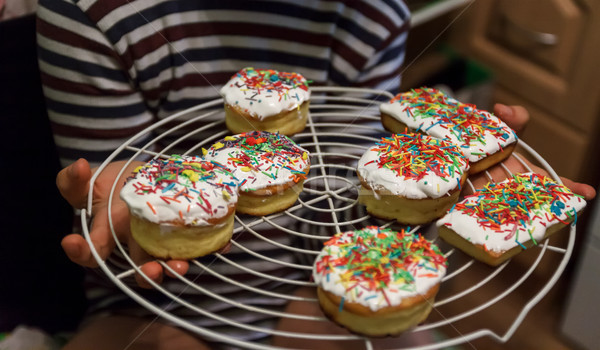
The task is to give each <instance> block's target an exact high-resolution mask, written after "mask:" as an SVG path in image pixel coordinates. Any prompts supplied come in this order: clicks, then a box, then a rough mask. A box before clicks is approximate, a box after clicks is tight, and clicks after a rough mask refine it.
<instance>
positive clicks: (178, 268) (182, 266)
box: [165, 260, 190, 277]
mask: <svg viewBox="0 0 600 350" xmlns="http://www.w3.org/2000/svg"><path fill="white" fill-rule="evenodd" d="M167 265H168V266H169V267H170V268H171V269H173V271H175V273H176V274H177V275H185V274H186V273H187V272H188V270H189V268H190V264H189V263H188V262H187V261H185V260H169V261H167ZM165 273H166V274H167V276H169V277H177V276H175V274H174V273H172V272H171V271H169V270H168V269H165Z"/></svg>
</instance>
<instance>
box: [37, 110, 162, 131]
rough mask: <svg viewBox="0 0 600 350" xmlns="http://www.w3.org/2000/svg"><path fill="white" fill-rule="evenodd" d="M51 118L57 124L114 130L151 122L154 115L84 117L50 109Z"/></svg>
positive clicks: (49, 115)
mask: <svg viewBox="0 0 600 350" xmlns="http://www.w3.org/2000/svg"><path fill="white" fill-rule="evenodd" d="M48 117H49V119H50V120H51V121H52V122H54V123H57V124H61V125H67V126H72V127H78V128H84V129H90V130H112V129H121V128H131V127H136V126H140V125H143V124H144V123H148V122H150V121H151V120H152V119H153V117H152V115H151V114H150V113H142V114H139V115H135V116H132V117H124V118H111V119H108V118H106V119H104V118H83V117H78V116H75V115H69V114H63V113H58V112H56V111H53V110H48Z"/></svg>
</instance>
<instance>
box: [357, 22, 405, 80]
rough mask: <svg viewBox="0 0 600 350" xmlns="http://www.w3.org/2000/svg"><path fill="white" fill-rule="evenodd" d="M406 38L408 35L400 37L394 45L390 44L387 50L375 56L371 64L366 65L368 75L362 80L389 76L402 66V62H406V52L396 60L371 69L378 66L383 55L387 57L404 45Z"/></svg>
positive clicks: (361, 78) (363, 76)
mask: <svg viewBox="0 0 600 350" xmlns="http://www.w3.org/2000/svg"><path fill="white" fill-rule="evenodd" d="M406 37H407V33H404V34H402V35H399V36H398V37H397V38H396V39H395V40H394V41H393V42H392V43H390V45H389V46H388V47H387V48H386V49H385V50H383V51H380V52H378V53H377V54H376V55H374V56H373V57H372V58H371V59H370V60H369V62H367V64H366V65H365V70H368V73H367V74H364V75H362V76H361V77H360V80H361V81H364V80H368V79H370V78H372V77H374V76H381V75H385V74H388V73H389V72H391V71H393V70H394V69H397V68H398V67H399V66H400V64H401V63H402V62H404V56H405V53H406V50H402V53H401V54H400V55H398V56H397V57H396V58H394V59H392V60H390V61H388V62H386V63H384V64H381V65H380V66H379V67H376V68H373V69H371V67H374V66H375V65H376V64H378V63H379V61H380V60H381V57H382V56H383V55H385V54H386V53H387V52H388V51H389V50H393V49H396V48H398V47H399V46H401V45H402V44H404V43H405V42H406Z"/></svg>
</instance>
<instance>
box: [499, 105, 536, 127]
mask: <svg viewBox="0 0 600 350" xmlns="http://www.w3.org/2000/svg"><path fill="white" fill-rule="evenodd" d="M494 114H496V115H497V116H498V117H499V118H500V119H502V120H503V121H504V122H505V123H506V124H507V125H508V126H509V127H510V128H512V129H513V130H515V131H516V132H520V131H522V130H523V129H524V128H525V125H526V124H527V122H529V112H527V110H526V109H525V108H523V107H521V106H507V105H504V104H501V103H496V104H495V105H494Z"/></svg>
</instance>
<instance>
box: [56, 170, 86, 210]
mask: <svg viewBox="0 0 600 350" xmlns="http://www.w3.org/2000/svg"><path fill="white" fill-rule="evenodd" d="M91 178H92V170H91V169H90V164H89V163H88V162H87V160H85V159H83V158H80V159H78V160H77V161H76V162H75V163H73V164H71V165H69V166H68V167H66V168H64V169H62V170H61V171H60V172H59V173H58V175H57V176H56V186H57V187H58V190H59V191H60V194H61V195H62V196H63V197H64V198H65V199H66V200H67V201H68V202H69V204H71V205H72V206H73V207H74V208H78V209H81V208H84V207H85V206H86V201H87V194H88V190H89V188H90V179H91Z"/></svg>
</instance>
